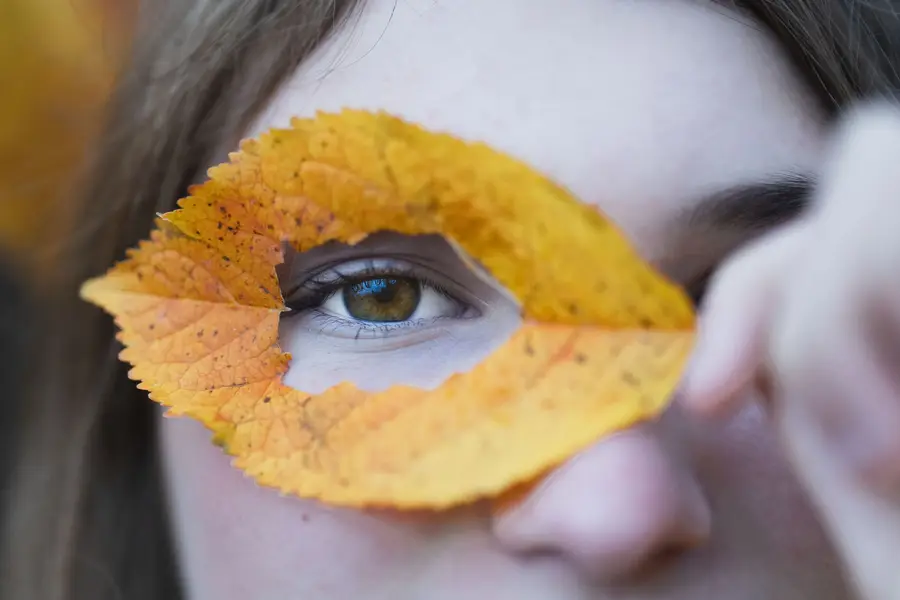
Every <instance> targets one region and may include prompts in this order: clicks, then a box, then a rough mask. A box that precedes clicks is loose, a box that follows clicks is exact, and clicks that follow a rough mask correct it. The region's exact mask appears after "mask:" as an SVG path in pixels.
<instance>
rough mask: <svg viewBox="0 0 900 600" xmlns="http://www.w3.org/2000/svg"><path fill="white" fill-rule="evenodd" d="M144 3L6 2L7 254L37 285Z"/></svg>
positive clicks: (1, 170)
mask: <svg viewBox="0 0 900 600" xmlns="http://www.w3.org/2000/svg"><path fill="white" fill-rule="evenodd" d="M136 5H137V0H0V255H2V257H3V258H2V262H4V263H5V264H6V265H7V267H6V268H7V269H12V270H15V271H18V272H19V273H21V276H22V277H26V278H28V277H34V276H35V275H37V272H36V271H35V269H38V270H39V269H40V268H41V266H45V261H47V260H51V259H52V255H53V242H54V240H55V239H57V238H58V236H60V235H62V234H63V233H64V230H65V227H66V225H67V212H69V211H71V203H72V202H73V194H72V190H73V188H75V187H77V185H78V176H79V173H80V171H81V167H82V165H83V164H84V162H85V160H86V159H87V158H88V157H87V154H88V153H89V152H90V146H91V140H92V138H93V136H94V135H95V134H96V133H97V131H98V129H99V127H100V126H101V123H102V118H103V116H102V109H103V106H104V102H105V100H106V98H107V96H108V95H109V93H110V89H111V84H112V81H113V78H114V76H115V73H116V72H117V70H118V69H119V68H120V67H121V66H122V65H123V63H124V59H125V56H126V54H127V48H128V43H129V39H130V35H131V23H132V22H133V17H134V15H135V12H136Z"/></svg>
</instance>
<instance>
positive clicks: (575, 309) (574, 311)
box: [566, 304, 578, 315]
mask: <svg viewBox="0 0 900 600" xmlns="http://www.w3.org/2000/svg"><path fill="white" fill-rule="evenodd" d="M566 308H567V309H568V311H569V314H570V315H577V314H578V307H577V306H575V305H574V304H570V305H569V306H567V307H566Z"/></svg>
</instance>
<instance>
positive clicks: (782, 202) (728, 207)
mask: <svg viewBox="0 0 900 600" xmlns="http://www.w3.org/2000/svg"><path fill="white" fill-rule="evenodd" d="M814 188H815V180H814V179H813V178H812V177H811V176H809V175H804V174H800V173H787V174H779V175H775V176H773V177H772V178H770V179H767V180H764V181H758V182H752V183H742V184H739V185H736V186H733V187H729V188H726V189H723V190H719V191H716V192H713V193H712V194H711V195H709V196H707V197H705V198H703V199H702V200H701V201H700V202H699V203H698V204H697V205H696V206H694V207H693V208H691V209H690V210H689V211H688V212H687V214H686V215H685V221H686V223H687V225H689V226H691V227H698V226H699V227H702V228H710V229H719V230H732V231H734V230H737V231H746V232H751V233H752V232H757V231H758V232H762V231H765V230H767V229H770V228H772V227H774V226H776V225H780V224H782V223H786V222H787V221H790V220H793V219H795V218H796V217H798V216H800V215H801V214H802V213H803V212H804V211H805V210H806V209H807V207H808V206H809V204H810V201H811V197H812V193H813V191H814Z"/></svg>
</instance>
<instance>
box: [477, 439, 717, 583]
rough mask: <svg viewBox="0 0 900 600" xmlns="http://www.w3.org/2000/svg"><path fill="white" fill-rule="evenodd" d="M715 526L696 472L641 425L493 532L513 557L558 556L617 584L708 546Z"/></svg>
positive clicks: (549, 484)
mask: <svg viewBox="0 0 900 600" xmlns="http://www.w3.org/2000/svg"><path fill="white" fill-rule="evenodd" d="M710 521H711V515H710V510H709V506H708V504H707V501H706V499H705V497H704V495H703V493H702V491H701V489H700V486H699V484H698V483H697V481H696V479H695V478H694V476H693V474H692V472H691V471H690V469H689V468H688V467H687V466H686V465H684V464H682V463H681V462H680V461H678V460H675V459H674V458H673V456H671V455H670V454H669V453H667V452H666V447H665V446H664V445H663V444H662V443H661V442H660V440H659V439H658V438H657V436H656V435H654V433H653V431H652V428H651V427H646V426H642V427H638V428H635V429H631V430H628V431H624V432H621V433H619V434H616V435H613V436H611V437H609V438H607V439H605V440H602V441H600V442H598V443H597V444H595V445H594V446H592V447H590V448H588V449H586V450H585V451H583V452H581V453H580V454H579V455H577V456H575V457H573V458H572V459H571V460H570V461H568V462H567V463H566V464H565V465H563V466H561V467H560V468H559V469H558V470H557V471H555V472H554V473H552V474H551V475H550V476H549V477H548V478H547V479H546V480H545V481H544V482H543V483H542V484H541V485H540V486H538V487H537V488H536V489H535V491H534V492H533V493H532V494H531V495H530V496H529V497H527V498H526V499H525V500H524V501H523V502H522V503H521V504H519V505H518V506H516V507H515V508H513V509H511V510H509V511H507V512H506V513H502V514H500V515H499V516H498V517H497V518H496V520H495V523H494V530H495V533H496V535H497V537H498V539H499V540H500V542H501V543H502V544H504V545H506V546H507V548H508V549H509V550H510V551H514V552H525V553H529V552H543V553H546V552H550V553H557V554H560V555H561V556H563V557H564V558H565V559H566V560H569V561H571V562H573V563H574V565H575V567H576V568H578V569H580V570H582V571H585V572H586V573H587V574H588V575H589V576H591V577H592V578H601V579H616V578H619V577H624V576H627V575H628V574H629V573H630V572H632V571H634V570H637V569H640V568H641V567H642V566H644V565H646V564H647V563H648V562H652V561H655V560H656V559H657V558H658V557H659V556H660V555H666V556H669V555H671V554H673V553H678V552H680V551H685V550H687V549H688V548H690V547H692V546H695V545H697V544H701V543H703V542H704V541H705V540H706V539H707V538H708V536H709V533H710V527H711V523H710Z"/></svg>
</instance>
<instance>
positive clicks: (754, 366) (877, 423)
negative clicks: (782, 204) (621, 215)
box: [682, 103, 900, 600]
mask: <svg viewBox="0 0 900 600" xmlns="http://www.w3.org/2000/svg"><path fill="white" fill-rule="evenodd" d="M834 150H835V151H834V153H833V155H832V157H831V161H830V162H829V163H828V168H827V169H825V170H824V173H825V174H824V176H823V179H822V180H821V184H820V186H819V189H818V191H817V194H816V198H815V199H814V205H813V207H812V208H811V210H810V211H809V212H808V213H807V214H806V215H805V217H804V218H803V219H801V220H800V221H798V222H797V223H794V224H791V225H790V226H788V227H785V228H784V229H782V230H780V231H777V232H776V233H774V234H773V235H771V236H767V237H764V238H762V239H760V240H759V241H758V242H757V243H755V244H753V245H752V246H751V247H749V248H747V249H746V250H745V251H743V252H741V253H739V254H738V255H737V256H736V257H734V259H733V260H732V261H730V262H729V264H727V265H726V266H725V267H724V268H723V269H722V270H721V271H720V273H719V275H718V276H717V277H716V278H715V281H714V282H713V285H712V287H711V290H710V292H709V294H708V296H707V301H706V306H705V307H704V310H703V314H702V315H701V318H700V337H699V342H698V346H697V351H696V353H695V358H694V360H693V362H692V364H691V367H690V368H689V370H688V373H687V376H686V379H685V382H684V385H683V389H682V394H683V402H684V404H685V405H686V406H687V407H688V408H690V409H691V410H693V411H695V412H699V413H705V414H719V413H723V412H728V411H729V410H731V409H734V408H736V407H737V406H738V405H740V404H741V403H742V402H747V401H748V398H752V397H753V394H752V393H748V392H749V391H751V390H752V389H755V390H756V391H757V392H760V393H761V394H762V395H763V397H764V398H765V399H766V401H767V402H768V404H769V405H770V408H771V413H772V416H773V419H774V422H775V425H776V427H777V428H778V431H779V435H780V436H781V438H782V440H783V443H784V447H785V450H786V453H787V455H788V456H789V458H790V460H791V461H792V463H793V465H794V467H795V470H796V472H797V474H798V477H799V478H800V480H801V481H802V483H803V484H804V485H805V486H806V488H807V490H808V491H809V493H810V495H811V497H812V499H813V502H814V504H815V505H816V506H817V508H818V509H819V511H820V514H821V517H822V520H823V522H824V523H825V526H826V528H827V529H828V530H829V532H830V534H831V536H832V539H833V540H834V542H835V544H836V546H837V548H838V551H839V552H840V553H841V555H842V556H843V559H844V561H845V563H846V566H847V568H848V572H849V574H850V576H851V577H852V578H853V579H854V580H855V581H856V584H857V586H858V589H859V591H860V593H861V595H862V596H863V597H864V598H867V599H869V600H894V599H900V108H898V107H895V106H892V105H887V104H884V103H880V104H875V105H870V106H867V107H865V108H863V109H861V110H857V111H854V112H853V113H852V114H851V115H850V117H849V118H848V119H847V120H846V121H845V122H844V124H843V126H842V127H841V128H840V130H839V132H838V135H837V137H836V138H835V149H834ZM757 397H758V396H757Z"/></svg>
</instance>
